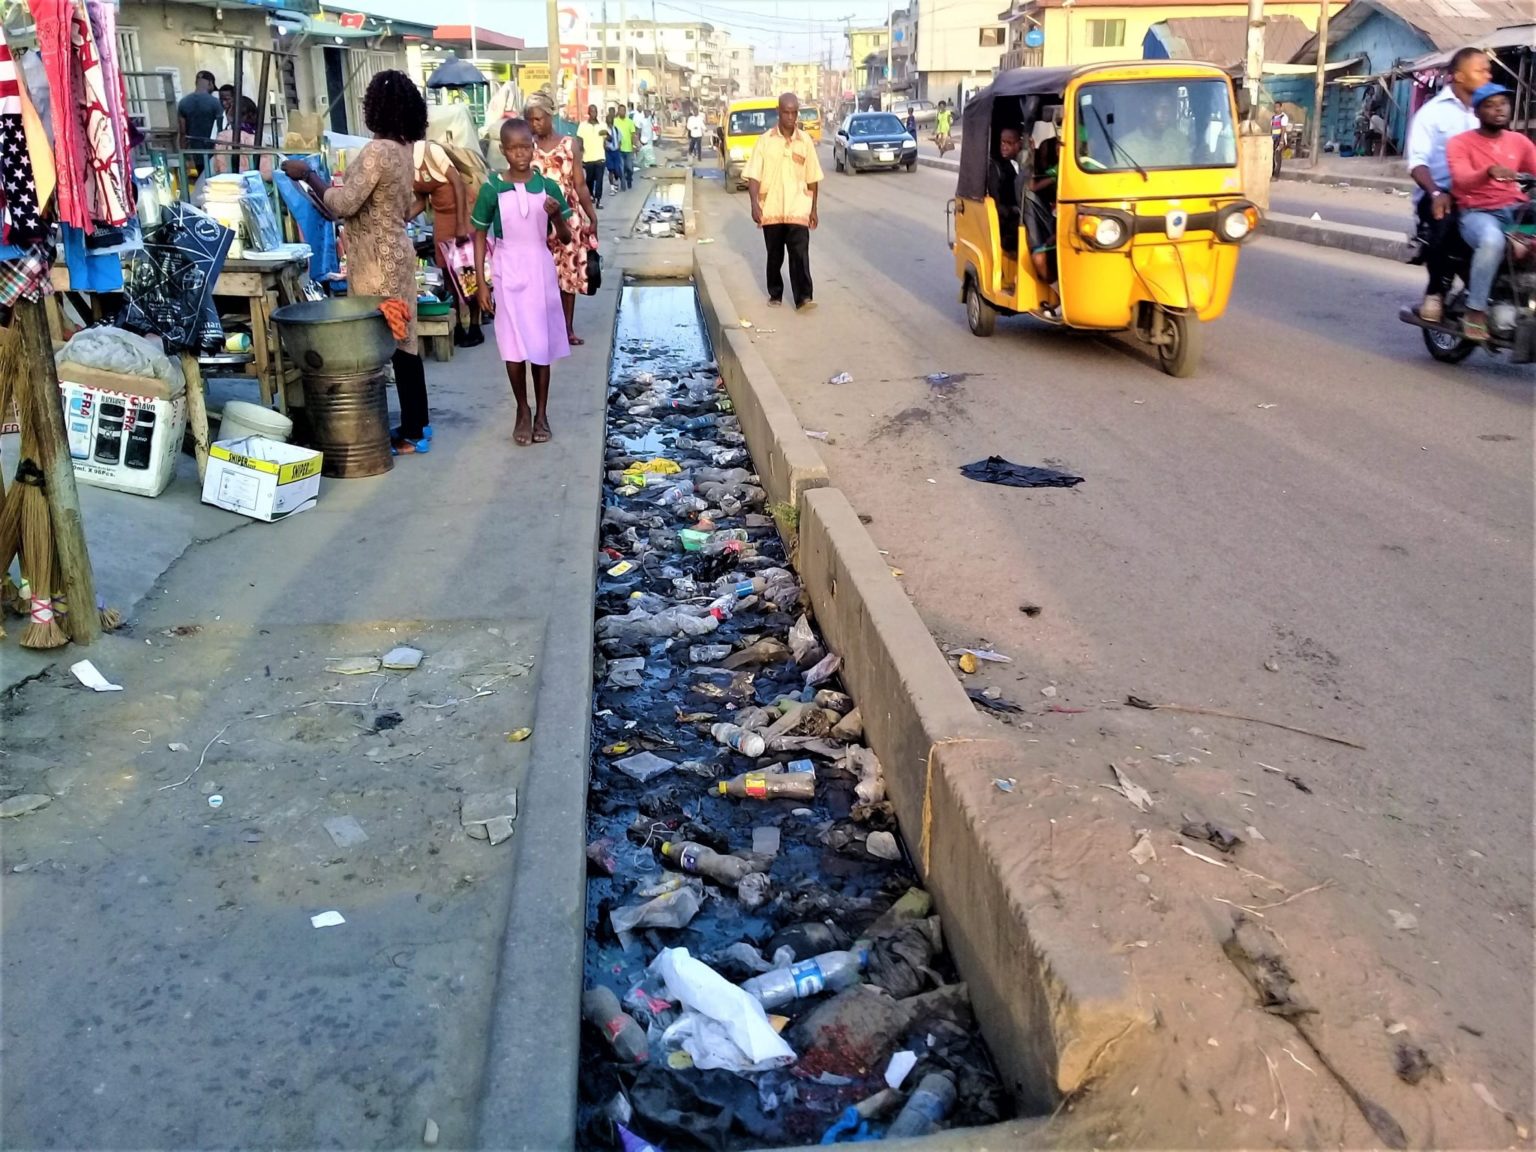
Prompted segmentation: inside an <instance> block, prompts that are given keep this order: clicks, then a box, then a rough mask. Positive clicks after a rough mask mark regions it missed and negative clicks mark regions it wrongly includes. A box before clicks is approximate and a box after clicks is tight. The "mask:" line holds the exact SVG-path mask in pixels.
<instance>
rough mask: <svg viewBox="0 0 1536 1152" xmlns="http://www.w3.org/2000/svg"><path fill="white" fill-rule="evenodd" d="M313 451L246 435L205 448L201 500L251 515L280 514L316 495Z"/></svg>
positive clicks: (317, 462)
mask: <svg viewBox="0 0 1536 1152" xmlns="http://www.w3.org/2000/svg"><path fill="white" fill-rule="evenodd" d="M320 462H321V455H320V453H319V452H316V451H314V450H313V449H310V448H299V447H297V446H295V445H293V444H284V443H282V442H281V441H280V440H268V439H266V438H265V437H263V436H247V437H246V438H245V439H244V440H220V441H219V442H218V443H216V444H212V445H210V446H209V448H208V471H207V473H206V474H205V476H204V478H203V503H204V504H213V505H215V506H216V507H219V508H224V509H227V510H228V511H230V512H238V513H240V514H241V515H242V516H249V517H251V519H253V520H268V521H271V520H281V519H283V517H285V516H292V515H294V514H295V513H297V512H303V511H304V510H305V509H307V508H311V507H313V506H314V503H315V501H316V500H317V499H319V496H320Z"/></svg>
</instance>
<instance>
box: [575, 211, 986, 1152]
mask: <svg viewBox="0 0 1536 1152" xmlns="http://www.w3.org/2000/svg"><path fill="white" fill-rule="evenodd" d="M642 222H644V221H642ZM661 294H671V295H661ZM626 314H628V319H626ZM658 334H665V335H658ZM615 349H616V351H615V356H614V363H613V372H612V376H611V386H610V391H609V426H608V437H607V441H606V458H605V471H606V482H605V485H604V496H603V499H604V507H603V516H602V537H601V541H600V545H601V546H600V550H599V553H598V555H597V556H595V557H594V565H595V571H596V572H597V589H598V591H597V604H596V617H597V619H596V627H595V635H596V638H597V639H596V643H597V652H596V653H595V656H596V659H595V661H594V665H595V666H594V679H593V685H594V687H593V691H594V720H593V732H592V771H591V775H590V783H589V792H588V805H587V812H588V816H587V819H588V842H589V847H588V848H587V860H588V865H589V866H588V874H587V885H588V898H587V917H586V926H587V949H586V956H585V965H584V978H585V983H586V987H587V989H588V994H587V997H586V999H585V1001H584V1018H585V1019H586V1021H587V1024H586V1025H585V1026H584V1029H583V1040H582V1043H583V1058H582V1060H581V1072H580V1086H581V1098H580V1112H579V1121H578V1124H579V1126H578V1131H577V1134H576V1143H577V1146H578V1147H579V1148H583V1149H613V1148H622V1147H631V1148H645V1147H647V1146H649V1147H654V1148H657V1149H666V1152H683V1150H686V1149H696V1148H704V1149H711V1150H717V1152H726V1150H730V1149H741V1148H764V1147H772V1146H794V1145H803V1144H814V1143H817V1142H819V1141H821V1140H822V1138H823V1136H824V1135H826V1136H828V1137H830V1138H831V1139H832V1140H837V1139H843V1140H849V1139H878V1138H880V1137H882V1136H883V1135H885V1134H887V1132H889V1133H891V1134H896V1133H901V1132H931V1131H938V1130H941V1129H944V1128H949V1127H966V1126H974V1125H981V1124H989V1123H994V1122H996V1121H998V1120H1002V1119H1006V1118H1008V1117H1010V1116H1011V1115H1012V1104H1011V1102H1010V1100H1009V1098H1008V1095H1007V1093H1006V1091H1005V1090H1004V1088H1003V1085H1002V1083H1001V1082H1000V1080H999V1078H998V1075H997V1072H996V1070H995V1069H994V1067H993V1065H992V1061H991V1057H990V1055H989V1054H988V1052H987V1050H986V1047H985V1045H984V1044H983V1042H982V1040H981V1038H980V1035H979V1032H978V1029H977V1026H976V1020H975V1017H974V1015H973V1014H972V1012H971V1008H970V999H969V994H968V992H967V989H966V985H965V984H964V983H962V982H960V980H959V977H958V975H957V974H956V972H955V969H954V966H953V964H952V962H951V961H950V959H949V957H948V956H947V955H946V954H945V950H944V947H943V940H944V937H943V932H942V930H941V926H940V923H939V918H938V917H937V916H935V915H934V914H933V907H932V901H931V899H930V898H929V897H928V895H927V893H926V892H924V891H923V890H922V889H921V888H919V887H917V886H916V878H915V876H914V875H913V873H912V871H911V869H910V866H909V864H908V862H907V857H906V854H905V853H904V851H903V850H902V848H901V842H900V839H899V832H898V830H897V827H896V822H895V817H894V814H893V809H892V807H891V804H890V802H889V801H888V800H887V799H886V792H887V786H886V779H885V776H884V773H883V771H882V767H881V764H880V761H879V759H877V758H876V756H875V754H874V753H873V751H871V750H870V749H869V748H867V747H866V746H865V745H864V744H863V740H864V738H865V737H864V726H863V720H862V719H861V714H860V711H859V709H858V707H857V701H855V700H854V699H853V698H852V697H850V696H849V695H848V694H847V693H846V692H845V691H844V690H843V688H842V685H841V682H840V679H839V671H840V668H841V663H842V661H841V656H840V654H839V653H837V652H835V651H831V650H830V649H829V648H828V647H827V645H826V644H825V642H824V641H823V640H822V638H821V637H820V636H819V635H818V634H817V632H816V629H815V627H814V625H813V622H812V620H811V619H810V617H809V616H808V614H807V609H808V606H807V602H806V599H805V597H804V596H803V594H802V591H801V587H800V582H799V580H798V578H797V577H796V575H795V573H794V572H793V571H792V570H791V569H790V568H789V566H788V563H787V561H786V559H785V550H784V546H783V543H782V542H781V540H780V539H779V536H778V530H777V527H776V525H775V521H774V519H773V517H772V516H771V515H770V514H769V512H768V496H767V493H766V492H765V491H764V489H763V487H762V485H761V483H760V482H759V480H758V477H757V476H756V475H755V474H754V473H753V472H752V470H751V469H752V461H751V458H750V456H749V454H748V452H747V449H746V442H745V439H744V437H743V435H742V432H741V427H740V423H739V421H738V420H737V417H736V415H735V413H734V411H733V409H732V407H731V405H730V402H729V400H728V398H727V397H726V394H725V392H724V390H723V384H722V382H721V380H720V378H719V375H718V374H717V372H716V369H715V366H714V364H713V362H712V361H711V360H710V358H709V349H708V346H707V344H706V343H705V340H704V337H703V335H702V332H701V330H700V325H699V322H698V312H697V306H696V304H695V302H694V296H693V291H692V289H691V288H689V287H686V286H678V287H666V288H663V287H659V286H652V285H634V284H626V286H625V288H624V294H623V296H622V297H621V303H620V312H619V325H618V332H617V334H616V338H615ZM664 766H665V767H664ZM669 769H670V770H669ZM604 993H606V995H604ZM642 1040H643V1041H644V1043H643V1045H642V1043H641V1041H642ZM893 1069H897V1070H899V1074H896V1073H894V1072H893ZM834 1129H835V1130H836V1134H835V1135H834Z"/></svg>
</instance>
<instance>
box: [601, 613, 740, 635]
mask: <svg viewBox="0 0 1536 1152" xmlns="http://www.w3.org/2000/svg"><path fill="white" fill-rule="evenodd" d="M718 627H720V618H719V617H718V616H714V615H710V614H705V615H699V614H698V612H697V610H692V609H690V608H688V607H687V606H685V605H679V606H677V607H675V608H668V609H667V610H666V611H665V612H657V613H655V614H652V613H650V612H645V611H635V612H631V613H630V614H629V615H627V616H604V617H602V618H601V619H600V620H598V622H597V633H598V635H599V636H600V637H602V638H603V639H615V640H634V639H639V638H641V637H645V636H707V635H708V634H709V633H711V632H713V631H714V630H715V629H716V628H718Z"/></svg>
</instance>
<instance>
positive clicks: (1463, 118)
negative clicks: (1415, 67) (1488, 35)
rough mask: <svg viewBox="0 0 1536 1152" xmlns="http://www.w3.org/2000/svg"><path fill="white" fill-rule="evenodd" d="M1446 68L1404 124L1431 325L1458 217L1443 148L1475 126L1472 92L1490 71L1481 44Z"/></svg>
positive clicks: (1439, 307)
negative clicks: (1440, 83) (1423, 242)
mask: <svg viewBox="0 0 1536 1152" xmlns="http://www.w3.org/2000/svg"><path fill="white" fill-rule="evenodd" d="M1450 72H1451V81H1450V83H1449V84H1447V85H1446V86H1445V87H1444V88H1442V89H1440V91H1439V93H1438V94H1436V95H1435V97H1434V98H1433V99H1431V100H1429V101H1428V102H1427V103H1426V104H1424V106H1423V107H1421V108H1420V109H1419V110H1418V113H1417V114H1416V115H1415V116H1414V118H1413V123H1412V124H1410V125H1409V127H1408V148H1407V152H1408V174H1409V175H1410V176H1412V177H1413V182H1414V183H1415V184H1416V185H1418V187H1416V188H1415V189H1414V192H1413V205H1414V212H1415V213H1416V214H1417V216H1418V219H1419V221H1420V223H1421V224H1422V225H1423V226H1424V230H1425V231H1426V232H1427V233H1428V241H1429V247H1428V249H1427V251H1426V252H1425V260H1424V262H1425V264H1426V265H1427V266H1428V269H1429V287H1428V289H1427V291H1426V292H1425V294H1424V303H1423V304H1422V305H1420V307H1419V316H1420V317H1421V318H1422V319H1424V320H1428V321H1430V322H1431V323H1439V322H1440V320H1441V319H1443V318H1444V316H1445V294H1446V292H1447V291H1448V290H1449V289H1450V287H1451V278H1452V276H1453V272H1452V269H1451V260H1450V253H1449V252H1448V251H1447V245H1448V244H1449V243H1450V242H1451V241H1452V240H1453V239H1454V237H1455V236H1456V215H1455V203H1454V201H1453V200H1452V199H1451V191H1450V189H1451V170H1450V168H1449V167H1448V166H1447V164H1446V159H1445V146H1446V144H1447V143H1449V141H1450V139H1451V137H1453V136H1459V135H1461V134H1462V133H1463V132H1471V131H1472V130H1474V129H1475V128H1476V127H1477V125H1478V121H1477V116H1476V114H1475V113H1474V112H1473V111H1472V93H1473V92H1475V91H1477V90H1478V89H1479V88H1481V87H1482V86H1483V85H1484V84H1487V83H1488V81H1489V78H1490V77H1491V76H1492V74H1493V73H1492V69H1491V68H1490V67H1489V64H1488V55H1487V53H1486V52H1484V51H1483V50H1482V49H1481V48H1462V49H1459V50H1458V51H1457V52H1456V54H1455V55H1454V56H1452V57H1451V63H1450Z"/></svg>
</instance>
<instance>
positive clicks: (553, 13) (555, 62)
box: [545, 0, 565, 116]
mask: <svg viewBox="0 0 1536 1152" xmlns="http://www.w3.org/2000/svg"><path fill="white" fill-rule="evenodd" d="M545 4H546V8H545V19H546V21H547V23H548V25H549V94H550V95H551V96H552V97H554V101H555V115H556V116H560V115H563V114H564V112H565V104H564V103H563V102H562V101H561V99H560V9H559V8H558V7H557V0H545Z"/></svg>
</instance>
